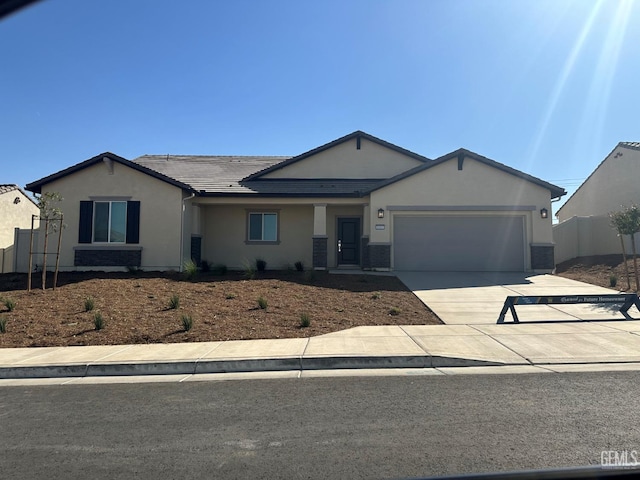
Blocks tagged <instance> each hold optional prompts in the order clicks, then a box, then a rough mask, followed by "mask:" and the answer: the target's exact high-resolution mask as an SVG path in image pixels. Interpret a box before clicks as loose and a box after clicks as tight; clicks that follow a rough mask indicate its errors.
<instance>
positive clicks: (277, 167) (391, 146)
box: [246, 130, 430, 180]
mask: <svg viewBox="0 0 640 480" xmlns="http://www.w3.org/2000/svg"><path fill="white" fill-rule="evenodd" d="M354 138H355V139H358V138H361V139H362V138H364V139H365V140H369V141H370V142H373V143H377V144H378V145H381V146H383V147H386V148H389V149H391V150H394V151H396V152H399V153H402V154H403V155H407V156H409V157H411V158H414V159H416V160H418V161H420V162H428V161H430V159H429V158H427V157H423V156H422V155H419V154H417V153H415V152H412V151H410V150H407V149H405V148H402V147H399V146H398V145H394V144H393V143H389V142H386V141H384V140H382V139H380V138H378V137H374V136H373V135H369V134H368V133H366V132H363V131H361V130H356V131H355V132H353V133H350V134H349V135H345V136H344V137H340V138H338V139H337V140H334V141H332V142H329V143H326V144H324V145H321V146H320V147H317V148H314V149H313V150H309V151H308V152H305V153H303V154H300V155H297V156H295V157H292V158H289V159H288V160H285V161H284V162H280V163H278V164H276V165H272V166H270V167H268V168H265V169H264V170H261V171H259V172H256V173H254V174H253V175H251V176H249V177H247V178H246V180H254V179H256V178H259V177H261V176H262V175H264V174H266V173H269V172H273V171H275V170H280V169H281V168H284V167H287V166H289V165H291V164H292V163H296V162H299V161H300V160H304V159H305V158H307V157H310V156H312V155H316V154H318V153H320V152H323V151H325V150H328V149H330V148H332V147H335V146H336V145H340V144H341V143H344V142H348V141H349V140H353V139H354Z"/></svg>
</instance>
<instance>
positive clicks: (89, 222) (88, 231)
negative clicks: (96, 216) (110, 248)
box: [78, 200, 93, 243]
mask: <svg viewBox="0 0 640 480" xmlns="http://www.w3.org/2000/svg"><path fill="white" fill-rule="evenodd" d="M92 237H93V202H91V201H88V200H82V201H80V225H79V228H78V243H91V238H92Z"/></svg>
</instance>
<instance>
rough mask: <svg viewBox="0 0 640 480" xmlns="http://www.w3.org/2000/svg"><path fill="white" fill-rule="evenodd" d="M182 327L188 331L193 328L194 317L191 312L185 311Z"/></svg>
mask: <svg viewBox="0 0 640 480" xmlns="http://www.w3.org/2000/svg"><path fill="white" fill-rule="evenodd" d="M181 320H182V328H183V329H184V331H185V332H188V331H189V330H191V329H192V328H193V317H192V316H191V315H189V314H186V313H183V314H182V317H181Z"/></svg>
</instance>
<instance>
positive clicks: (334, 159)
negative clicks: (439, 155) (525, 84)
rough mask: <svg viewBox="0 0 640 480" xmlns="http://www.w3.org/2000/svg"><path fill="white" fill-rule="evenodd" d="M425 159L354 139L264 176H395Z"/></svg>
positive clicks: (364, 140)
mask: <svg viewBox="0 0 640 480" xmlns="http://www.w3.org/2000/svg"><path fill="white" fill-rule="evenodd" d="M422 163H423V162H420V161H419V160H416V159H414V158H411V157H409V156H407V155H404V154H402V153H399V152H396V151H395V150H392V149H390V148H386V147H383V146H382V145H379V144H377V143H374V142H370V141H368V140H366V139H364V138H363V139H361V142H360V150H358V149H357V148H356V139H355V138H354V139H352V140H349V141H346V142H344V143H341V144H339V145H336V146H335V147H332V148H330V149H328V150H324V151H322V152H320V153H317V154H316V155H312V156H310V157H307V158H305V159H304V160H300V161H299V162H296V163H293V164H291V165H289V166H287V167H284V168H282V169H279V170H276V171H274V172H271V173H268V174H266V175H264V177H263V178H391V177H393V176H394V175H398V174H399V173H402V172H404V171H406V170H409V169H411V168H413V167H416V166H418V165H421V164H422Z"/></svg>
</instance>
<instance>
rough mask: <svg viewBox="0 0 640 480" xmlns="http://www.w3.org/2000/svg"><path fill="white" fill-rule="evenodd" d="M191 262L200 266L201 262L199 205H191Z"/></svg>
mask: <svg viewBox="0 0 640 480" xmlns="http://www.w3.org/2000/svg"><path fill="white" fill-rule="evenodd" d="M191 260H193V261H194V262H196V264H197V265H198V266H200V264H201V262H202V228H201V212H200V205H198V204H197V203H194V204H192V205H191Z"/></svg>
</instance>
